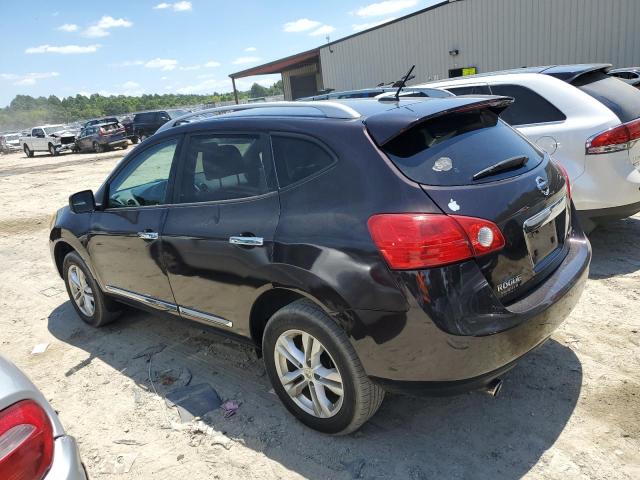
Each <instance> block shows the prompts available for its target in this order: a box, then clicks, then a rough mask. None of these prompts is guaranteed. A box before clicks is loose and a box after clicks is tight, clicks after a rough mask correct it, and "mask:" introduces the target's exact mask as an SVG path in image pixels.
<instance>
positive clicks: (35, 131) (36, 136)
mask: <svg viewBox="0 0 640 480" xmlns="http://www.w3.org/2000/svg"><path fill="white" fill-rule="evenodd" d="M75 145H76V136H75V135H74V134H73V133H71V132H69V131H67V130H65V127H64V125H44V126H42V127H35V128H32V129H31V135H28V136H26V137H21V138H20V146H21V147H22V150H24V153H25V155H26V156H27V157H33V155H34V154H35V153H36V152H49V153H50V154H51V155H58V154H59V153H61V152H64V151H67V150H74V149H75Z"/></svg>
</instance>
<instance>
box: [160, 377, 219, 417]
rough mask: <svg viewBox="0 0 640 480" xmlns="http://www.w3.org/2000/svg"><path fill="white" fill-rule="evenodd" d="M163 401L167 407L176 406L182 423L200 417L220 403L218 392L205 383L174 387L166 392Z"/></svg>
mask: <svg viewBox="0 0 640 480" xmlns="http://www.w3.org/2000/svg"><path fill="white" fill-rule="evenodd" d="M165 402H166V404H167V406H169V407H177V408H178V414H179V415H180V421H181V422H183V423H186V422H190V421H191V420H193V419H194V418H195V417H202V416H203V415H204V414H205V413H208V412H211V411H212V410H215V409H216V408H218V407H219V406H220V405H221V404H222V400H220V397H219V396H218V393H217V392H216V391H215V390H214V389H213V388H212V387H211V385H209V384H207V383H201V384H198V385H190V386H186V387H180V388H176V389H175V390H172V391H171V392H169V393H167V395H166V398H165Z"/></svg>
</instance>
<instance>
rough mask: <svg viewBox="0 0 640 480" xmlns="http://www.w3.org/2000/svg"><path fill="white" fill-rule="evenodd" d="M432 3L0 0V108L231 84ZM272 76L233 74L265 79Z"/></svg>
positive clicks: (246, 83) (206, 90) (247, 82)
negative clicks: (18, 100) (25, 100)
mask: <svg viewBox="0 0 640 480" xmlns="http://www.w3.org/2000/svg"><path fill="white" fill-rule="evenodd" d="M434 3H438V0H384V1H375V0H323V1H314V2H300V1H291V0H280V1H278V2H274V1H272V2H265V1H259V0H244V1H243V2H242V3H240V4H238V3H235V2H231V1H220V0H191V1H177V2H162V1H160V0H108V1H100V0H98V1H96V0H90V1H82V2H80V1H70V0H46V1H43V0H32V1H30V2H28V3H26V4H25V3H23V2H18V1H15V0H2V15H1V16H0V32H1V33H2V39H1V40H0V106H6V105H8V104H9V102H10V101H11V100H12V99H13V97H15V95H18V94H23V95H31V96H34V97H37V96H41V95H42V96H49V95H52V94H53V95H57V96H58V97H60V98H62V97H67V96H70V95H76V94H78V93H80V94H83V95H89V94H92V93H100V94H101V95H119V94H124V95H142V94H145V93H159V94H162V93H198V94H210V93H213V92H214V91H217V92H228V91H231V90H232V87H231V80H230V79H229V74H230V73H233V72H237V71H240V70H244V69H246V68H249V67H252V66H256V65H260V64H262V63H266V62H269V61H272V60H277V59H279V58H282V57H285V56H288V55H292V54H295V53H298V52H302V51H304V50H308V49H311V48H314V47H318V46H320V45H322V44H323V43H326V41H327V39H326V37H327V36H329V37H330V39H331V40H332V41H333V40H337V39H339V38H342V37H345V36H347V35H351V34H352V33H355V32H357V31H361V30H364V29H366V28H370V27H372V26H374V25H376V24H379V23H383V22H385V21H388V20H391V19H393V18H397V17H400V16H402V15H406V14H408V13H411V12H414V11H416V10H419V9H421V8H424V7H427V6H429V5H432V4H434ZM279 79H280V75H264V76H256V77H249V78H246V79H241V80H238V81H237V82H236V84H237V87H238V89H240V90H248V89H249V88H250V86H251V84H253V82H258V83H260V84H262V85H265V86H269V85H272V84H273V83H274V82H275V81H277V80H279Z"/></svg>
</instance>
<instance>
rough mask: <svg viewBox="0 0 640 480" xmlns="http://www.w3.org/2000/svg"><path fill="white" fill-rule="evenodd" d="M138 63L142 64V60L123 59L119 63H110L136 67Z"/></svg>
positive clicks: (116, 65)
mask: <svg viewBox="0 0 640 480" xmlns="http://www.w3.org/2000/svg"><path fill="white" fill-rule="evenodd" d="M140 65H144V61H142V60H125V61H124V62H120V63H112V64H111V66H112V67H137V66H140Z"/></svg>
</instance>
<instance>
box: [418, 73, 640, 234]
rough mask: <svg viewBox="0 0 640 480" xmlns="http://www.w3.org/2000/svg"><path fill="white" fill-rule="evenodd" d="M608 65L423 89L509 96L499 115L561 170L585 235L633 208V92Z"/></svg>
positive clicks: (637, 104) (639, 135) (636, 205)
mask: <svg viewBox="0 0 640 480" xmlns="http://www.w3.org/2000/svg"><path fill="white" fill-rule="evenodd" d="M610 67H611V65H609V64H589V65H557V66H552V67H531V68H521V69H515V70H507V71H502V72H493V73H487V74H481V75H474V76H469V77H460V78H451V79H448V80H442V81H438V82H429V83H427V84H424V85H423V86H425V87H427V86H428V87H432V88H433V87H437V88H443V89H446V90H447V91H449V92H451V93H453V94H455V95H479V94H480V95H482V94H484V95H488V94H494V95H505V96H509V97H512V98H514V99H515V102H514V104H513V105H512V106H510V107H509V108H507V109H505V110H504V112H502V114H501V115H500V117H501V118H502V119H503V120H504V121H505V122H507V123H509V124H510V125H512V126H514V127H515V128H517V129H518V130H519V131H520V132H522V133H523V134H525V135H526V136H527V137H529V138H530V139H531V140H533V141H534V142H535V143H536V144H537V145H538V146H540V147H541V148H542V149H544V150H545V151H547V152H548V153H549V154H551V155H553V158H555V159H556V160H558V161H559V162H560V163H561V164H562V166H563V167H564V168H565V169H566V170H567V172H568V173H569V177H570V179H571V188H572V196H573V202H574V204H575V206H576V208H577V210H578V213H579V216H580V220H581V222H582V225H583V228H584V229H585V230H586V231H587V232H588V231H591V230H592V229H593V228H595V226H596V225H598V224H600V223H603V222H606V221H608V220H614V219H619V218H625V217H628V216H631V215H634V214H635V213H637V212H639V211H640V143H639V142H638V139H640V91H638V90H637V89H635V88H633V87H631V86H629V85H627V84H625V83H624V82H621V81H619V80H618V79H617V78H614V77H611V76H609V75H607V71H608V69H609V68H610Z"/></svg>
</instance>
